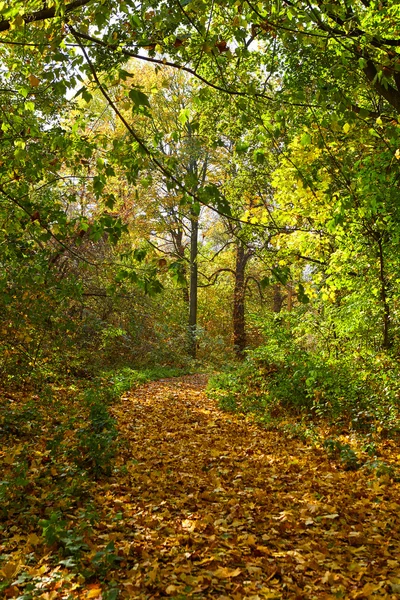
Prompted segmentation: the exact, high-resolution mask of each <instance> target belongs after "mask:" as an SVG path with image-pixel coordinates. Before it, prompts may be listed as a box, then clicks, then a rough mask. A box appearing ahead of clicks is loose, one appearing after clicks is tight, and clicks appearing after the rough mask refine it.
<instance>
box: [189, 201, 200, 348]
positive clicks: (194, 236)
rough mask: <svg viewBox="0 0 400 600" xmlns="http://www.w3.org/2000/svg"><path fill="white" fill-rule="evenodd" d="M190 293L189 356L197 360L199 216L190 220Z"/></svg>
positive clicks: (192, 215) (194, 216) (193, 216)
mask: <svg viewBox="0 0 400 600" xmlns="http://www.w3.org/2000/svg"><path fill="white" fill-rule="evenodd" d="M190 225H191V231H190V292H189V354H190V356H191V357H192V358H196V349H197V339H196V337H197V288H198V265H197V255H198V236H199V220H198V217H197V215H195V214H193V212H192V214H191V218H190Z"/></svg>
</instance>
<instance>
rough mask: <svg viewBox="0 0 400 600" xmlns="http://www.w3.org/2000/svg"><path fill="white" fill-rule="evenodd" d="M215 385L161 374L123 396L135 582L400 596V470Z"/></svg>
mask: <svg viewBox="0 0 400 600" xmlns="http://www.w3.org/2000/svg"><path fill="white" fill-rule="evenodd" d="M205 385H206V377H205V376H203V375H193V376H185V377H180V378H173V379H168V380H161V381H156V382H151V383H149V384H147V385H144V386H142V387H140V388H138V389H135V390H133V391H131V392H130V393H129V394H127V395H126V396H124V398H123V399H122V400H121V402H120V403H118V407H116V410H115V414H116V417H117V418H118V423H119V429H120V434H121V436H122V438H123V440H124V444H125V448H124V451H123V452H124V459H125V465H124V469H125V472H126V475H125V477H124V479H123V481H120V482H118V481H115V483H114V484H111V485H110V489H109V492H106V493H105V495H104V503H105V505H107V504H108V505H109V506H110V504H109V503H111V502H117V503H118V507H115V506H114V508H113V510H116V508H118V510H120V511H121V519H122V520H121V523H120V526H119V530H120V531H122V532H125V533H124V534H122V533H121V534H118V533H117V532H116V533H115V539H116V545H118V546H119V547H121V546H122V547H123V552H124V553H125V555H127V556H128V555H129V558H128V563H129V566H128V565H127V567H126V569H125V571H124V570H123V569H122V568H121V570H120V571H119V575H120V576H121V579H120V582H122V583H123V585H122V586H121V587H122V589H123V590H125V591H124V592H123V596H124V597H129V598H143V599H150V598H151V599H153V598H160V597H171V598H175V599H184V598H199V599H200V598H210V599H219V600H227V599H234V600H241V599H245V598H246V599H249V600H258V599H261V600H262V599H265V598H269V599H272V598H276V599H279V598H282V599H283V598H305V599H313V598H332V599H333V598H370V597H371V598H380V599H384V598H399V597H400V595H399V594H397V593H395V592H399V591H400V563H399V556H400V534H399V530H400V528H399V514H400V513H399V508H400V506H399V504H400V502H399V484H398V483H396V484H394V485H393V484H391V483H390V481H389V479H387V481H386V480H385V479H384V478H383V479H382V478H380V479H379V480H378V479H376V476H375V478H374V477H373V476H372V475H371V474H370V473H367V472H365V471H356V472H349V471H344V470H340V469H338V467H337V466H335V465H334V464H332V463H331V462H330V461H329V460H328V458H327V456H326V453H325V452H323V451H318V450H316V449H315V448H314V449H313V448H311V447H309V446H306V445H304V444H303V443H302V442H301V441H298V440H289V439H286V438H282V436H280V435H279V434H278V433H276V432H267V431H263V430H262V429H261V428H260V427H258V426H256V425H254V424H252V423H250V422H248V421H247V420H245V419H244V418H243V417H240V416H235V415H232V414H228V413H224V412H221V411H220V410H218V408H217V407H216V405H215V402H213V401H211V400H209V399H208V398H207V397H206V395H205V391H204V390H205ZM116 498H118V499H117V500H115V499H116ZM115 526H117V524H116V525H115ZM128 531H129V532H130V533H129V535H128V537H127V532H128ZM110 533H111V532H110ZM118 540H119V541H118ZM132 563H133V568H132ZM121 566H123V565H121ZM397 578H398V579H397Z"/></svg>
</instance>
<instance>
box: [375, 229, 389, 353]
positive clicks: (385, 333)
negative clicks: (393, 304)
mask: <svg viewBox="0 0 400 600" xmlns="http://www.w3.org/2000/svg"><path fill="white" fill-rule="evenodd" d="M378 249H379V281H380V284H381V294H380V295H381V301H382V308H383V336H382V348H384V349H385V350H388V349H389V348H390V347H391V346H392V343H391V339H390V306H389V302H388V294H387V281H386V274H385V258H384V255H383V246H382V240H381V239H378Z"/></svg>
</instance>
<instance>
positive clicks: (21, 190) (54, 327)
mask: <svg viewBox="0 0 400 600" xmlns="http://www.w3.org/2000/svg"><path fill="white" fill-rule="evenodd" d="M0 15H1V20H0V57H1V68H0V121H1V131H0V148H1V155H0V267H1V268H0V305H1V306H0V381H1V389H2V392H1V394H2V401H1V405H0V411H1V414H0V428H1V429H0V430H1V434H2V436H4V440H5V446H6V445H7V444H11V446H10V447H11V448H13V450H12V451H11V454H10V452H9V451H8V450H7V451H6V450H5V451H4V452H3V455H2V457H3V460H4V461H5V463H4V464H5V467H4V473H5V476H4V480H3V481H1V482H0V495H1V497H2V502H3V507H4V508H2V509H1V510H2V511H3V513H4V515H3V516H4V518H5V519H6V521H5V522H6V523H7V519H8V518H10V512H9V511H10V510H12V511H14V517H15V518H17V517H18V519H22V521H23V520H24V518H26V512H24V511H27V510H28V509H27V507H26V499H27V496H29V490H30V489H31V488H30V486H32V480H31V475H29V473H30V471H29V469H30V461H31V456H30V450H29V447H30V444H32V443H33V442H32V440H36V441H35V443H36V442H38V440H39V438H40V439H41V440H42V441H41V442H40V443H41V444H42V446H41V447H42V450H41V452H43V456H45V460H44V464H47V463H48V468H49V469H50V468H51V469H54V472H55V473H58V475H59V476H60V477H61V475H60V473H61V471H62V469H66V471H65V472H68V473H69V475H68V477H72V476H73V477H75V479H76V481H77V480H78V479H79V478H81V479H80V481H81V484H82V485H84V486H85V485H87V481H88V479H87V478H89V480H91V478H92V479H93V481H98V480H100V479H101V478H107V477H109V476H110V475H111V474H112V473H113V469H114V468H115V464H116V462H115V461H117V462H118V460H117V458H116V457H117V456H118V451H117V447H118V446H117V437H118V432H117V427H116V422H115V418H114V417H113V416H112V414H111V413H112V410H111V408H110V406H112V404H113V403H115V402H117V399H118V398H119V397H120V396H121V394H123V393H125V392H126V391H127V390H129V389H131V388H132V387H134V386H136V385H138V384H139V383H144V382H146V381H149V380H151V379H154V378H156V379H157V378H160V377H161V378H164V377H168V376H173V375H182V374H184V373H196V372H207V373H211V374H212V375H213V376H212V378H211V380H210V382H209V384H208V386H209V388H208V389H209V391H208V394H209V396H210V397H212V398H214V399H216V400H217V401H218V402H219V406H220V407H221V408H222V409H223V410H226V411H230V412H236V413H239V414H245V415H253V417H252V418H253V419H256V421H257V422H258V423H259V424H260V425H262V427H264V428H266V429H268V430H271V431H279V432H281V433H282V435H284V434H286V435H289V436H294V437H296V436H297V437H298V438H299V439H303V440H311V442H312V443H317V444H320V446H321V447H323V448H324V449H325V451H326V453H327V454H328V455H329V456H330V457H331V458H332V460H337V461H339V462H341V463H342V465H344V467H345V468H346V469H349V470H352V469H359V468H361V467H362V465H366V464H367V465H369V466H370V467H371V468H372V469H375V470H378V471H379V470H380V472H381V473H384V474H386V476H390V477H396V472H397V471H396V469H397V467H396V464H395V462H396V461H394V462H393V461H392V462H390V461H389V462H388V463H387V462H385V461H383V459H380V458H379V447H380V444H382V443H383V444H384V443H386V441H387V440H394V439H396V438H397V436H398V433H399V387H400V383H399V382H400V378H399V375H400V373H399V352H400V348H399V342H400V335H399V327H400V315H399V310H400V304H399V302H400V287H399V283H400V263H399V261H400V258H399V256H400V254H399V243H400V204H399V187H400V124H399V111H400V26H399V23H400V6H399V4H398V3H397V2H396V1H395V0H381V1H380V2H378V1H377V0H352V1H347V0H337V1H335V2H327V1H325V0H318V1H316V2H314V3H310V2H308V1H303V0H266V1H265V2H257V1H254V2H250V1H248V0H235V1H233V0H214V1H210V0H190V1H187V0H184V1H183V2H182V1H180V0H172V1H171V2H168V3H167V2H155V1H152V0H143V1H142V2H135V1H133V0H123V1H115V0H70V1H69V2H68V1H64V0H55V1H50V0H49V1H46V2H42V1H40V2H39V1H36V0H25V1H19V0H13V1H12V2H11V1H10V2H8V1H7V0H3V1H1V2H0ZM67 417H68V418H67ZM321 427H326V428H327V429H326V430H325V434H324V435H323V434H322V433H321V430H320V429H318V428H321ZM38 432H41V434H39V433H38ZM327 432H328V433H327ZM40 435H43V436H44V437H42V438H41V437H40ZM35 436H36V437H35ZM340 436H345V437H340ZM349 436H350V437H349ZM43 440H44V441H43ZM385 440H386V441H385ZM38 443H39V442H38ZM388 443H389V442H388ZM392 463H393V464H392ZM66 465H67V466H66ZM371 465H372V466H371ZM46 468H47V467H46ZM50 475H51V473H50ZM53 477H55V475H53ZM46 481H47V480H46ZM76 481H75V483H74V485H75V486H76V485H78V484H76ZM15 482H16V483H15ZM82 482H86V483H82ZM43 485H44V487H46V485H50V484H47V483H44V484H43ZM57 485H61V488H62V487H63V486H62V483H60V482H58V484H57ZM79 485H80V484H79ZM67 487H68V486H67ZM78 487H79V486H78ZM74 490H75V491H71V489H69V491H67V492H65V493H66V494H67V496H68V494H69V495H71V494H76V493H77V492H76V489H75V488H74ZM64 491H65V490H64ZM63 493H64V492H63ZM11 507H13V508H12V509H11ZM57 514H58V513H57V511H56V510H55V509H54V510H50V511H49V512H48V514H46V515H44V516H43V518H42V521H43V523H42V530H43V532H44V533H43V535H44V536H45V537H46V535H47V538H46V542H47V544H48V545H49V546H51V547H55V548H56V551H60V548H61V547H62V548H64V550H63V552H64V554H65V555H67V556H68V555H69V554H68V551H67V552H66V551H65V547H66V545H67V546H68V544H67V543H66V542H65V541H64V542H61V541H60V540H61V539H62V534H61V533H60V532H59V533H57V531H58V530H57V527H56V525H55V523H56V521H57V519H58V517H57ZM23 515H25V517H23ZM52 515H53V516H52ZM52 519H53V521H52ZM5 527H6V529H7V527H8V525H5ZM46 532H47V533H46ZM49 532H50V533H49ZM52 532H53V533H52ZM35 535H36V534H35ZM71 535H72V534H71ZM57 536H58V537H57ZM67 538H68V536H67ZM72 538H73V535H72ZM72 538H71V539H72ZM74 539H75V538H74ZM75 541H76V540H75ZM82 543H83V542H82ZM57 544H58V546H57ZM71 544H72V542H71ZM72 545H73V544H72ZM78 546H79V544H78ZM57 548H58V550H57ZM81 550H82V548H81V549H79V548H78V550H76V551H75V550H73V551H71V552H70V555H72V556H75V555H76V556H78V554H79V553H80V552H81ZM74 552H75V554H74ZM110 553H111V554H112V552H111V551H110ZM5 556H6V559H5V560H8V558H7V557H8V554H7V553H6V554H5ZM104 556H106V555H104ZM104 556H103V555H102V557H100V558H101V560H100V558H99V557H98V561H100V562H99V564H100V563H101V564H100V567H99V566H98V565H97V566H96V560H97V559H96V560H95V561H94V566H93V565H92V567H93V569H94V571H93V573H94V575H93V573H92V575H91V576H96V574H97V576H98V575H99V573H100V574H102V573H103V571H104V572H106V571H107V568H106V567H107V558H104ZM101 561H103V562H101ZM103 563H104V564H103ZM111 563H112V560H111ZM111 563H110V564H111ZM5 564H11V563H9V562H8V563H7V562H6V563H5ZM12 564H14V563H12ZM110 568H111V567H110ZM96 569H97V570H96ZM102 569H103V571H102ZM11 570H12V569H11V568H9V571H7V567H6V571H4V569H3V575H4V574H5V584H4V589H6V590H10V589H11V592H7V593H8V594H9V595H10V594H11V595H10V597H13V596H12V594H13V593H14V591H13V590H12V585H11V588H10V584H11V583H12V580H13V579H14V573H11ZM103 574H104V573H103ZM8 575H10V576H8ZM88 577H89V576H88ZM18 585H20V586H21V585H23V582H22V583H21V582H19V584H18ZM24 585H25V584H24ZM394 585H395V584H394ZM32 589H33V588H32ZM96 589H97V588H96ZM27 593H28V592H27ZM29 593H32V594H33V592H29ZM110 593H111V592H110ZM20 597H24V598H25V596H20ZM26 597H29V596H26ZM93 597H95V596H93ZM110 597H112V596H110ZM115 597H116V596H115Z"/></svg>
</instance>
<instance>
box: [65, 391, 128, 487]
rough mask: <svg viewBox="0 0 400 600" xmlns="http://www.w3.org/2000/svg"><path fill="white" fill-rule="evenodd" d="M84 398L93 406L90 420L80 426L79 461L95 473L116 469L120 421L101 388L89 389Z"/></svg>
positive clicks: (90, 406)
mask: <svg viewBox="0 0 400 600" xmlns="http://www.w3.org/2000/svg"><path fill="white" fill-rule="evenodd" d="M84 402H85V404H86V405H87V406H88V407H89V418H88V423H87V424H86V425H85V426H84V427H81V428H80V429H78V431H77V439H78V443H79V445H78V447H77V454H76V458H75V460H76V462H77V464H78V465H79V466H83V467H84V468H85V469H88V470H90V471H91V472H92V473H93V475H94V476H95V477H100V476H102V475H106V476H109V475H111V473H112V467H113V460H114V458H115V454H116V445H115V440H116V438H117V436H118V431H117V429H116V426H115V425H116V422H115V419H113V418H112V417H111V415H110V413H109V411H108V409H107V406H106V404H105V398H104V396H103V395H102V394H101V392H100V390H98V389H92V390H88V391H87V392H86V393H85V396H84Z"/></svg>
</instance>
